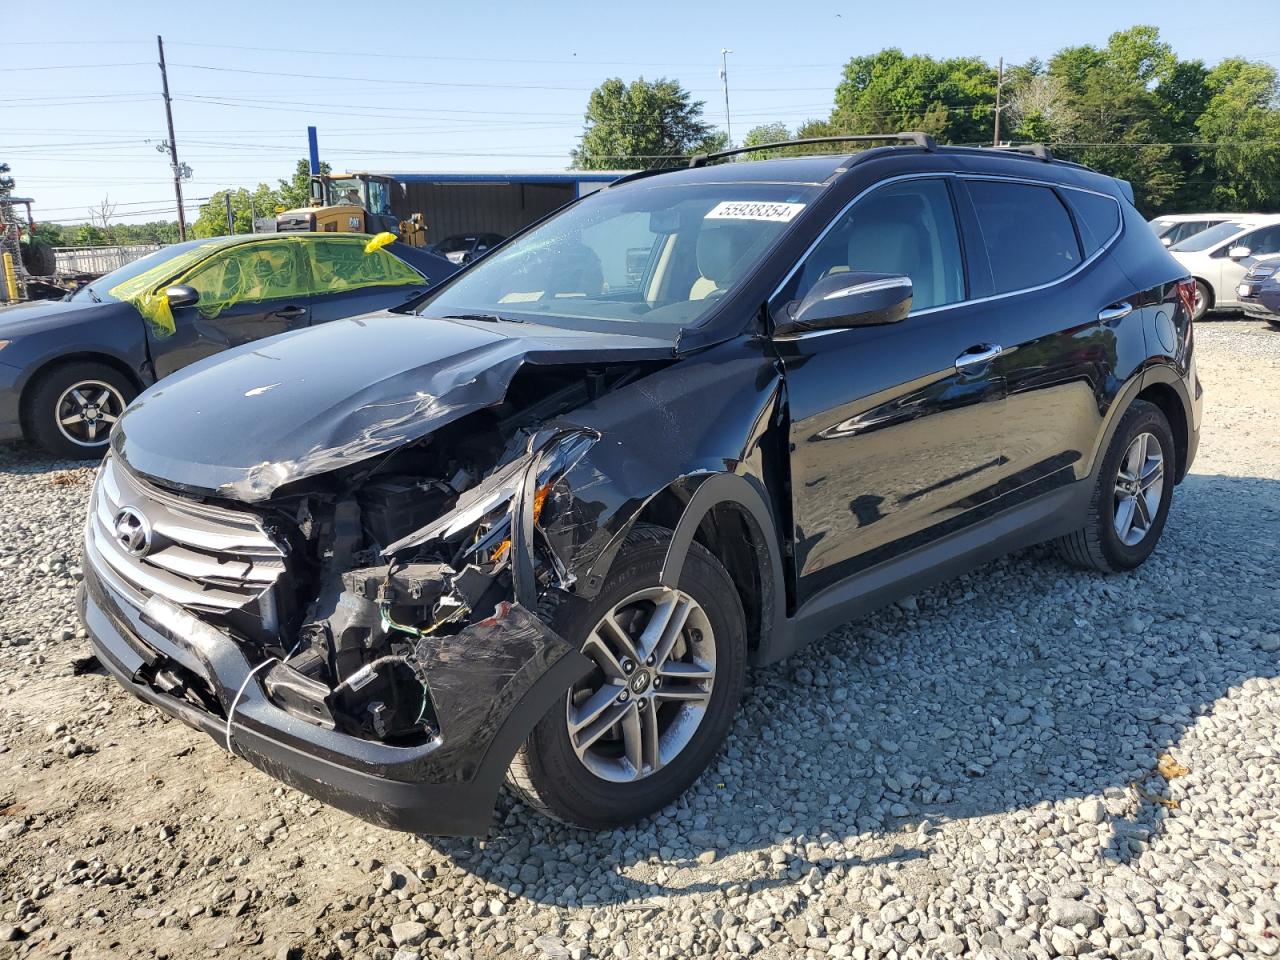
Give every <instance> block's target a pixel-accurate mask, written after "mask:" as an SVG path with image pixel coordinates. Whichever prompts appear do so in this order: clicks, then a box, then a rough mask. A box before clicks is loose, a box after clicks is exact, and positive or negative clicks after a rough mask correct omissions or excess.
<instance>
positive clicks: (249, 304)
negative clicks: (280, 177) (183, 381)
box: [148, 240, 311, 377]
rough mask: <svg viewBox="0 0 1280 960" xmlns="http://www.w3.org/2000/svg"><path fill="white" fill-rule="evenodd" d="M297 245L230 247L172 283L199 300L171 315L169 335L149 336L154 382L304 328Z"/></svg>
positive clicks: (306, 316)
mask: <svg viewBox="0 0 1280 960" xmlns="http://www.w3.org/2000/svg"><path fill="white" fill-rule="evenodd" d="M299 250H300V244H297V243H294V242H292V241H281V240H264V241H262V242H260V243H246V244H244V245H240V246H234V247H229V248H227V249H226V250H223V251H221V252H219V253H218V254H216V255H215V256H213V257H211V258H209V259H208V260H206V261H205V262H204V263H202V264H200V266H198V267H196V268H195V269H194V270H193V271H192V272H191V273H190V274H189V275H188V276H186V277H182V278H179V279H178V280H177V282H179V283H184V284H186V285H188V286H190V287H193V288H194V289H195V290H196V292H197V293H198V294H199V295H200V299H199V300H198V301H197V302H196V303H195V304H194V305H193V306H190V307H181V308H179V309H177V310H174V311H173V321H174V332H173V333H172V334H170V335H169V336H167V337H165V336H158V335H156V333H155V331H152V330H149V331H148V337H149V338H150V340H151V344H150V346H151V357H152V361H153V362H154V364H155V369H156V376H157V377H165V376H168V375H169V374H171V373H173V372H174V371H175V370H180V369H181V368H183V367H185V366H187V364H189V363H194V362H195V361H196V360H199V359H201V358H203V357H207V356H210V355H211V354H214V353H220V352H221V351H223V350H226V349H228V348H230V347H234V346H238V345H239V344H242V343H249V342H251V341H253V340H261V339H262V338H263V337H269V336H272V335H274V334H277V333H284V332H285V331H287V330H293V329H296V328H298V327H305V326H307V324H308V322H309V321H310V316H311V309H310V298H309V297H308V296H307V293H306V287H305V280H304V277H305V275H304V274H303V273H302V272H301V270H300V265H301V261H300V256H299Z"/></svg>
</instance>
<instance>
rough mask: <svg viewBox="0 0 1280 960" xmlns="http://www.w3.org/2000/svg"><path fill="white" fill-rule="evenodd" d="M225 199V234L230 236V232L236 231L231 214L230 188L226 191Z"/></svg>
mask: <svg viewBox="0 0 1280 960" xmlns="http://www.w3.org/2000/svg"><path fill="white" fill-rule="evenodd" d="M225 199H226V201H227V236H231V234H233V233H235V232H236V222H235V220H234V219H233V218H232V216H231V191H230V190H228V191H227V194H226V198H225Z"/></svg>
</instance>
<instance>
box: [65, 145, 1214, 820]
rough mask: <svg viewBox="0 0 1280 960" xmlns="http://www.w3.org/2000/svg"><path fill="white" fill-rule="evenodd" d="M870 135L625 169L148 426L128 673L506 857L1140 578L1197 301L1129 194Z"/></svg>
mask: <svg viewBox="0 0 1280 960" xmlns="http://www.w3.org/2000/svg"><path fill="white" fill-rule="evenodd" d="M841 139H850V138H841ZM852 139H858V138H852ZM880 139H881V140H884V139H889V140H893V141H896V142H897V143H896V145H893V146H880V147H874V148H867V149H862V150H861V151H860V152H856V153H853V154H852V155H822V156H812V157H798V158H789V159H771V160H765V161H760V162H733V163H723V162H717V161H719V160H721V159H723V155H720V156H714V157H710V158H707V157H700V158H695V159H694V161H693V162H692V163H691V165H690V167H689V168H688V169H681V170H675V171H663V172H649V173H641V174H636V175H634V176H630V177H627V178H625V179H623V180H620V181H618V182H617V183H616V184H614V185H613V186H611V187H609V188H608V189H605V190H601V191H600V192H599V193H595V194H592V195H591V196H588V197H586V198H584V199H582V200H580V201H578V202H576V203H574V204H573V205H571V206H569V207H567V208H565V209H563V210H561V211H560V212H558V213H556V214H554V215H552V216H551V217H549V218H547V219H545V220H543V221H541V222H540V223H537V224H535V225H534V226H532V227H531V228H529V229H528V230H526V231H525V232H523V233H522V234H520V235H518V236H516V237H513V238H512V239H510V240H508V241H506V242H505V243H504V245H503V246H501V247H500V248H499V249H497V250H495V251H493V252H492V253H490V254H489V255H488V256H487V257H486V258H485V259H484V260H483V261H481V262H478V263H477V264H475V265H474V266H473V267H471V268H470V269H468V270H465V271H463V272H461V273H460V274H458V275H457V276H456V277H455V278H453V279H451V280H448V281H446V282H445V283H444V284H442V285H441V286H440V287H438V288H437V289H436V290H434V291H432V292H430V293H428V294H426V295H425V296H424V297H423V299H422V300H421V301H419V302H418V303H417V304H416V305H415V306H413V307H412V308H409V309H404V310H397V311H390V312H382V313H375V314H369V315H367V316H363V317H359V318H356V319H353V320H338V321H334V322H333V323H329V324H326V325H324V326H322V327H319V328H317V329H311V330H306V331H298V332H290V333H285V334H282V335H280V336H277V337H274V338H271V339H269V340H265V341H261V342H258V343H255V344H250V345H247V346H245V347H242V348H238V349H234V350H231V351H228V352H227V353H224V354H221V355H220V356H217V357H213V358H210V359H208V360H205V361H202V362H201V363H198V364H195V365H194V366H192V367H189V368H187V369H186V370H184V371H182V372H180V373H178V374H176V375H175V376H172V377H169V378H168V379H166V380H165V381H164V382H163V383H161V384H159V385H157V386H155V387H153V388H151V389H150V390H148V391H147V392H145V393H144V394H142V396H141V397H140V398H139V399H138V400H137V402H135V403H134V404H133V405H131V406H130V408H129V409H128V410H127V412H126V413H125V414H124V416H123V417H122V418H121V419H120V421H119V423H118V425H117V426H116V428H115V430H114V431H113V433H112V442H111V452H110V454H109V456H108V457H107V459H106V462H105V463H104V464H103V466H102V469H101V472H100V473H99V475H98V479H97V483H96V485H95V488H94V492H93V501H92V505H91V507H90V510H89V519H88V525H87V530H86V543H85V553H86V559H87V564H86V570H85V588H86V589H85V591H84V593H83V594H82V597H83V599H82V614H83V617H84V621H85V623H86V625H87V626H88V628H89V630H90V632H91V633H92V635H93V638H94V644H95V647H96V649H97V652H98V654H99V656H100V658H101V660H102V662H103V663H104V664H106V665H107V666H108V667H109V668H110V670H111V671H112V672H113V673H114V674H115V675H116V676H117V677H118V678H119V680H120V682H121V683H123V684H124V685H125V686H126V687H127V688H128V689H129V690H131V691H133V692H134V693H135V694H137V695H138V696H139V697H141V698H143V699H144V700H147V701H149V702H151V703H153V704H156V705H158V706H159V707H161V708H162V709H164V710H166V711H168V712H170V713H172V714H174V715H175V716H178V717H180V718H181V719H183V720H185V721H186V722H188V723H190V724H191V725H192V726H194V727H197V728H199V729H201V730H204V731H205V732H207V733H208V734H209V735H210V736H211V737H212V738H213V739H214V740H215V741H216V742H217V743H218V744H220V745H221V746H223V747H225V748H226V749H227V750H229V751H231V752H234V753H235V754H237V755H239V756H242V757H244V758H245V759H247V760H248V761H250V762H251V763H253V764H255V765H256V766H258V767H260V768H261V769H263V770H265V771H266V772H268V773H270V774H271V775H273V776H275V777H278V778H280V779H282V780H284V781H286V782H287V783H289V784H291V785H293V786H295V787H298V788H299V789H302V790H304V791H307V792H308V793H311V794H312V795H314V796H316V797H319V798H321V799H323V800H325V801H327V802H329V803H332V804H334V805H336V806H339V807H342V808H344V809H346V810H350V811H352V812H354V813H356V814H359V815H360V816H363V817H366V818H368V819H370V820H372V821H374V822H377V823H380V824H383V825H385V826H391V827H399V828H404V829H413V830H420V831H425V832H430V833H454V834H481V833H483V832H484V831H485V830H486V829H487V826H488V823H489V820H490V817H491V811H492V807H493V803H494V800H495V797H496V794H497V792H498V790H499V788H500V787H501V785H502V782H503V779H504V777H505V778H506V779H507V781H508V782H509V783H510V784H511V785H512V787H513V788H514V789H515V790H516V791H517V792H518V793H520V794H521V795H523V797H524V798H526V799H527V801H528V802H529V803H531V804H532V805H533V806H534V807H536V808H538V809H540V810H543V811H545V812H546V813H548V814H550V815H551V816H553V817H557V818H560V819H561V820H564V821H567V822H569V823H573V824H579V825H582V826H584V827H589V828H610V827H615V826H617V825H620V824H625V823H628V822H630V821H633V820H635V819H637V818H639V817H643V816H644V815H646V814H649V813H651V812H653V811H655V810H657V809H659V808H661V807H662V806H664V805H665V804H668V803H670V802H672V800H674V799H675V798H676V797H678V796H679V795H680V793H681V792H682V791H683V790H685V789H686V788H687V787H688V786H689V785H690V784H691V783H692V782H693V781H694V780H695V779H696V778H697V777H698V775H699V774H700V773H701V772H702V770H703V769H704V768H705V767H706V766H707V764H708V763H709V762H710V760H711V759H712V758H713V756H714V755H715V753H716V751H717V749H718V748H719V746H720V744H721V742H722V741H723V739H724V737H725V735H726V731H727V730H728V729H729V726H730V722H731V718H732V716H733V713H734V710H735V708H736V705H737V703H738V700H739V697H740V695H741V693H742V690H743V685H744V682H745V680H746V674H747V669H748V666H749V665H751V664H763V663H770V662H772V661H775V660H778V659H779V658H781V657H785V656H786V655H787V654H789V653H790V652H792V651H793V650H795V649H797V647H799V646H800V645H801V644H803V643H805V642H806V641H808V640H809V639H811V638H813V637H816V636H819V635H821V634H823V633H824V632H826V631H828V630H830V629H831V628H832V627H834V626H836V625H837V624H839V623H841V622H842V621H845V620H847V619H849V618H851V617H854V616H857V615H859V614H862V613H865V612H866V611H869V610H871V609H873V608H875V607H877V606H879V605H881V604H884V603H886V602H888V601H891V600H893V599H894V598H897V597H901V596H903V595H904V594H909V593H913V592H915V591H919V590H922V589H924V588H926V587H928V586H929V585H930V584H932V583H936V582H937V581H939V580H942V579H944V578H947V577H950V576H953V575H955V574H957V573H958V572H960V571H963V570H967V569H969V568H971V567H973V566H974V565H975V564H978V563H981V562H983V561H984V560H988V559H990V558H992V557H995V556H997V555H998V554H1001V553H1004V552H1006V551H1009V550H1014V549H1017V548H1020V547H1025V546H1027V545H1028V544H1032V543H1036V542H1038V541H1045V540H1056V541H1057V543H1058V544H1059V545H1060V547H1061V550H1062V553H1063V555H1064V556H1065V557H1066V558H1067V559H1068V560H1070V561H1072V562H1074V563H1076V564H1079V565H1081V566H1083V567H1086V568H1091V569H1094V570H1100V571H1104V572H1121V571H1125V570H1129V569H1131V568H1133V567H1136V566H1137V565H1138V564H1140V563H1142V562H1143V560H1145V559H1146V557H1147V556H1148V555H1149V554H1150V553H1151V551H1152V550H1153V549H1154V548H1155V545H1156V541H1157V540H1158V539H1159V537H1160V533H1161V530H1162V528H1163V527H1164V523H1165V520H1166V517H1167V516H1168V512H1169V504H1170V499H1171V498H1172V496H1173V487H1174V485H1175V484H1176V483H1178V482H1179V481H1180V480H1181V479H1182V478H1183V477H1184V476H1185V475H1186V473H1187V469H1188V466H1189V465H1190V463H1191V460H1192V458H1193V457H1194V455H1195V451H1196V444H1197V440H1198V436H1199V426H1200V416H1201V414H1200V411H1201V402H1200V394H1201V390H1200V385H1199V382H1198V379H1197V377H1196V372H1195V363H1194V359H1193V349H1192V324H1191V311H1192V307H1193V297H1194V287H1193V284H1192V282H1191V281H1190V279H1189V278H1188V277H1187V276H1186V274H1185V273H1184V271H1183V270H1182V269H1181V268H1180V267H1179V266H1178V264H1177V263H1176V262H1174V260H1173V259H1172V258H1171V257H1170V256H1169V255H1168V254H1167V253H1166V252H1165V250H1164V248H1163V247H1162V246H1161V244H1160V242H1159V241H1158V240H1157V239H1156V238H1155V236H1154V235H1153V234H1152V232H1151V230H1150V229H1149V228H1148V226H1147V224H1146V223H1145V222H1144V221H1143V219H1142V218H1141V217H1140V216H1139V215H1138V212H1137V211H1136V210H1135V209H1134V207H1133V205H1132V202H1131V192H1130V189H1129V186H1128V185H1127V184H1125V183H1122V182H1118V181H1116V180H1113V179H1110V178H1108V177H1105V176H1101V175H1099V174H1097V173H1094V172H1092V171H1090V170H1088V169H1086V168H1084V167H1080V166H1077V165H1074V164H1071V163H1064V162H1058V161H1055V160H1054V159H1053V158H1052V157H1051V156H1050V155H1049V154H1048V153H1047V152H1045V151H1044V150H1042V149H1040V150H1035V151H1032V152H1025V153H1022V152H1013V151H1007V150H993V149H969V148H951V147H938V146H936V145H935V144H934V143H933V141H932V140H931V139H930V138H929V137H927V136H924V135H922V134H902V135H898V136H894V137H889V138H880ZM863 146H866V145H864V144H859V147H863Z"/></svg>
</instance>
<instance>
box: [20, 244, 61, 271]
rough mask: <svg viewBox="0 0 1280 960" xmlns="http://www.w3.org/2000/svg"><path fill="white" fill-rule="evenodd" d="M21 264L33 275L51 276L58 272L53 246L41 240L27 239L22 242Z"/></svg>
mask: <svg viewBox="0 0 1280 960" xmlns="http://www.w3.org/2000/svg"><path fill="white" fill-rule="evenodd" d="M22 265H23V266H24V267H26V269H27V273H29V274H31V276H33V277H52V276H53V275H54V274H55V273H57V272H58V258H57V256H56V255H55V254H54V252H53V247H51V246H49V244H47V243H45V242H44V241H43V240H28V241H27V242H26V243H24V244H22Z"/></svg>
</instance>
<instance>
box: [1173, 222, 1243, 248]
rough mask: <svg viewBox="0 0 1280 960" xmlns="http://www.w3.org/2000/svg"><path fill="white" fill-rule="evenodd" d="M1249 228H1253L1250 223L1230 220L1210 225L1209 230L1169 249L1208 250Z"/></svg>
mask: <svg viewBox="0 0 1280 960" xmlns="http://www.w3.org/2000/svg"><path fill="white" fill-rule="evenodd" d="M1249 229H1251V225H1250V224H1245V223H1235V222H1234V221H1231V220H1228V221H1227V222H1226V223H1220V224H1218V225H1217V226H1216V227H1210V228H1209V229H1208V230H1204V231H1201V232H1200V233H1197V234H1193V235H1192V236H1190V237H1187V239H1185V240H1183V241H1182V242H1181V243H1175V244H1174V245H1173V246H1172V247H1170V248H1169V249H1170V250H1172V251H1173V252H1174V253H1178V252H1186V253H1196V252H1198V251H1200V250H1208V249H1209V248H1210V247H1212V246H1214V245H1215V244H1218V243H1221V242H1222V241H1223V240H1227V239H1229V238H1231V237H1234V236H1235V235H1236V234H1237V233H1244V232H1245V231H1246V230H1249Z"/></svg>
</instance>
